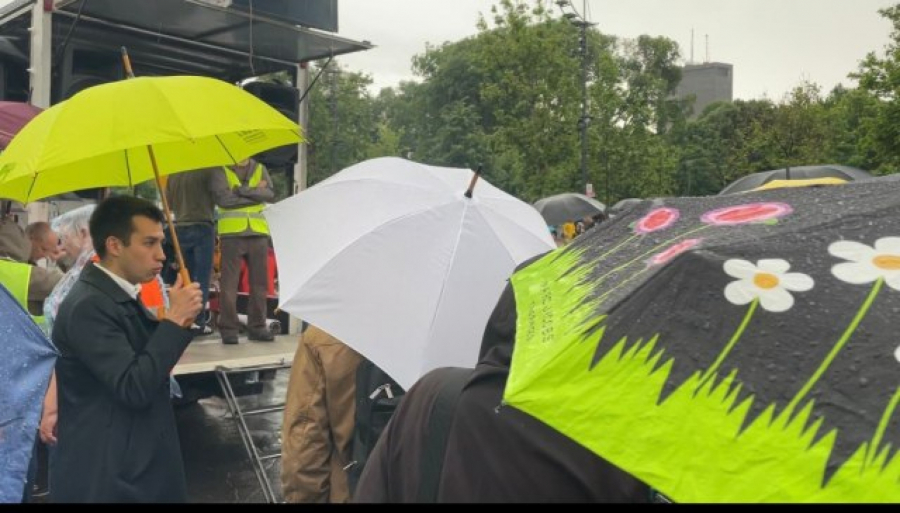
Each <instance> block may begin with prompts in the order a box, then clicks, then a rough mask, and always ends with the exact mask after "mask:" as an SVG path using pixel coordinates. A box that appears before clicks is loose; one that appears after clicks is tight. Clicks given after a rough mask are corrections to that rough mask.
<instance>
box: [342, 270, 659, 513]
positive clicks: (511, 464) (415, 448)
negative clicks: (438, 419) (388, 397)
mask: <svg viewBox="0 0 900 513" xmlns="http://www.w3.org/2000/svg"><path fill="white" fill-rule="evenodd" d="M515 328H516V309H515V298H514V296H513V291H512V287H511V285H507V287H506V290H504V292H503V295H502V296H501V297H500V300H499V302H498V304H497V306H496V307H495V309H494V312H493V313H492V314H491V317H490V319H489V320H488V325H487V327H486V329H485V334H484V338H483V340H482V348H481V355H480V361H479V362H478V364H477V365H476V367H475V369H474V371H472V375H471V378H469V380H468V382H467V383H466V385H465V386H464V388H463V392H462V395H461V396H460V398H459V402H458V403H457V406H456V410H455V412H454V416H453V421H452V424H451V426H450V431H449V435H448V437H447V446H446V453H445V456H444V462H443V466H442V467H441V472H440V479H439V484H438V491H437V502H648V501H649V498H650V490H649V488H648V487H647V486H646V485H645V484H644V483H642V482H641V481H639V480H638V479H636V478H634V477H632V476H631V475H629V474H627V473H625V472H624V471H622V470H620V469H619V468H617V467H615V466H613V465H612V464H611V463H609V462H607V461H605V460H604V459H602V458H600V457H599V456H597V455H595V454H593V453H592V452H590V451H589V450H587V449H585V448H583V447H582V446H580V445H578V444H577V443H575V442H574V441H572V440H571V439H569V438H567V437H566V436H565V435H563V434H561V433H559V432H557V431H555V430H554V429H552V428H550V427H548V426H547V425H546V424H544V423H542V422H540V421H539V420H537V419H535V418H533V417H531V416H529V415H527V414H525V413H522V412H520V411H518V410H516V409H515V408H512V407H510V406H501V400H502V397H503V389H504V387H505V386H506V379H507V377H508V376H509V368H510V363H511V361H512V348H513V342H514V339H515ZM446 371H447V369H436V370H434V371H432V372H430V373H428V374H426V375H425V376H423V377H422V378H421V379H420V380H419V381H418V382H417V383H416V384H415V385H413V387H412V388H411V389H410V390H409V392H407V394H406V397H405V398H404V400H403V401H402V402H401V403H400V406H399V407H398V408H397V411H396V412H395V414H394V416H393V418H392V419H391V422H390V424H389V425H388V427H387V428H386V429H385V431H384V433H382V436H381V438H380V439H379V440H378V443H377V444H376V445H375V448H374V450H373V452H372V454H371V456H370V457H369V460H368V462H367V464H366V467H365V469H363V472H362V475H361V476H360V481H359V484H358V485H357V488H356V493H355V495H354V500H355V501H356V502H416V501H417V495H418V493H419V487H420V485H421V483H420V481H421V480H422V474H423V466H422V464H421V458H422V452H423V450H424V448H425V444H426V443H427V440H428V439H429V433H428V423H429V417H430V415H431V410H432V408H433V406H434V401H435V397H436V395H437V394H438V392H439V391H440V390H441V388H442V385H443V384H444V378H445V376H446V375H447V374H446Z"/></svg>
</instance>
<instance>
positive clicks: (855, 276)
mask: <svg viewBox="0 0 900 513" xmlns="http://www.w3.org/2000/svg"><path fill="white" fill-rule="evenodd" d="M835 204H841V205H842V206H843V208H842V209H834V208H833V206H834V205H835ZM512 281H513V286H514V290H515V294H516V304H517V310H518V321H517V337H516V349H515V354H514V359H513V366H512V372H511V375H510V380H509V383H508V387H507V390H506V395H505V400H506V402H507V403H508V404H510V405H512V406H514V407H516V408H519V409H521V410H523V411H525V412H527V413H529V414H531V415H533V416H535V417H538V418H540V419H541V420H543V421H544V422H546V423H548V424H549V425H551V426H553V427H555V428H556V429H558V430H560V431H561V432H563V433H565V434H567V435H568V436H570V437H571V438H573V439H575V440H576V441H578V442H579V443H581V444H583V445H585V446H586V447H588V448H589V449H591V450H593V451H594V452H596V453H597V454H599V455H601V456H603V457H604V458H606V459H608V460H609V461H611V462H612V463H614V464H616V465H618V466H619V467H621V468H623V469H624V470H626V471H628V472H631V473H633V474H634V475H636V476H637V477H639V478H641V479H643V480H644V481H646V482H647V483H649V484H650V485H651V486H653V487H655V488H656V489H658V490H661V491H662V492H663V493H665V494H666V495H668V496H670V497H672V498H673V499H674V500H676V501H684V502H693V501H699V502H794V501H803V502H806V501H813V502H850V501H852V502H860V501H863V502H865V501H874V502H898V501H900V458H898V457H897V448H898V447H900V412H898V406H900V361H898V360H900V348H898V346H900V339H898V337H897V335H896V333H897V326H898V324H897V322H898V321H897V319H898V318H900V317H898V312H900V181H898V180H893V179H877V180H871V181H866V182H857V183H853V184H848V185H845V186H841V187H827V188H818V189H810V188H799V189H798V188H791V189H776V190H769V191H761V192H753V193H748V194H745V195H740V196H717V197H711V198H674V199H658V200H654V201H653V202H649V201H648V202H646V203H645V204H644V205H643V206H640V205H639V206H637V207H635V208H632V209H629V210H628V211H627V212H626V213H624V214H623V215H621V216H619V217H617V218H614V219H613V220H612V221H611V222H610V223H609V224H608V225H607V227H606V229H604V230H598V231H594V232H591V233H590V234H588V235H587V236H585V237H582V238H580V239H578V240H577V241H576V242H575V243H574V244H572V245H571V246H569V247H567V248H565V249H564V250H559V251H556V252H554V253H551V254H550V255H548V256H546V257H544V258H543V259H541V260H539V261H537V262H535V263H534V264H532V265H530V266H529V267H527V268H525V269H523V270H521V271H519V272H518V273H517V274H516V275H514V276H513V278H512Z"/></svg>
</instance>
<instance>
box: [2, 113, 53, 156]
mask: <svg viewBox="0 0 900 513" xmlns="http://www.w3.org/2000/svg"><path fill="white" fill-rule="evenodd" d="M42 110H43V109H41V108H40V107H35V106H34V105H31V104H29V103H22V102H0V150H3V149H6V146H7V145H8V144H9V141H11V140H12V138H13V137H14V136H15V135H16V134H17V133H19V130H21V129H22V127H23V126H25V125H26V124H27V123H28V122H29V121H31V118H33V117H35V116H37V115H38V114H39V113H40V112H41V111H42Z"/></svg>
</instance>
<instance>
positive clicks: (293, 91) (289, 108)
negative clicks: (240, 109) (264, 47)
mask: <svg viewBox="0 0 900 513" xmlns="http://www.w3.org/2000/svg"><path fill="white" fill-rule="evenodd" d="M244 90H245V91H247V92H248V93H250V94H252V95H253V96H256V97H257V98H259V99H260V100H262V101H264V102H266V103H268V104H269V105H271V106H272V107H274V108H275V109H276V110H277V111H278V112H280V113H282V114H284V115H285V116H286V117H287V118H288V119H290V120H291V121H294V122H296V121H297V117H298V115H299V113H300V91H298V90H297V88H296V87H291V86H287V85H281V84H272V83H269V82H250V83H249V84H246V85H244ZM254 158H255V159H256V160H257V161H259V162H261V163H263V164H264V165H265V166H266V167H286V166H290V165H293V164H296V163H297V145H296V144H291V145H288V146H282V147H281V148H275V149H274V150H269V151H265V152H263V153H260V154H259V155H257V156H255V157H254Z"/></svg>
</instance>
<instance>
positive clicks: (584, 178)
mask: <svg viewBox="0 0 900 513" xmlns="http://www.w3.org/2000/svg"><path fill="white" fill-rule="evenodd" d="M586 1H587V0H585V2H586ZM582 12H585V11H582ZM587 80H588V77H587V20H581V122H580V123H579V125H580V127H579V128H580V129H581V187H582V189H583V190H584V193H585V194H587V184H588V174H587V128H588V112H587V106H588V99H587Z"/></svg>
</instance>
